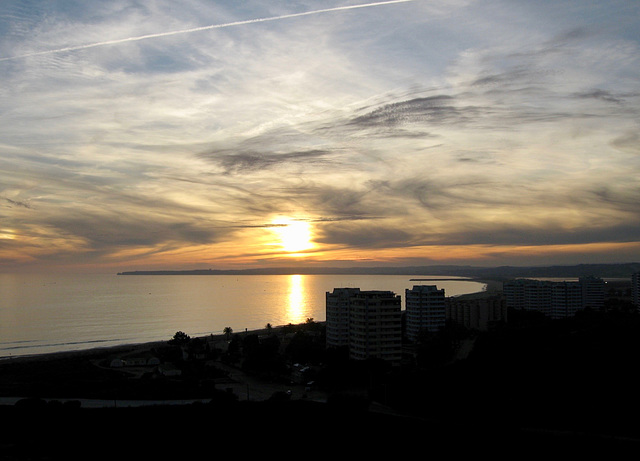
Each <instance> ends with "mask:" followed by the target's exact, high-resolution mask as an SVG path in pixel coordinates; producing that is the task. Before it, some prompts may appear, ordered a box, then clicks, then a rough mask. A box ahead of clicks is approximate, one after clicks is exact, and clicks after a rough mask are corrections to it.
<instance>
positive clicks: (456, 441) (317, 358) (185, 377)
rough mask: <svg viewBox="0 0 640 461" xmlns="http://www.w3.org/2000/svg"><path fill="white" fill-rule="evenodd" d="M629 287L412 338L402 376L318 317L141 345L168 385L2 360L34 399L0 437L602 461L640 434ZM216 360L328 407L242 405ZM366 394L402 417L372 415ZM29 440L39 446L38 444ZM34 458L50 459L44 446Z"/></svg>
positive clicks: (280, 401)
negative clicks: (567, 307)
mask: <svg viewBox="0 0 640 461" xmlns="http://www.w3.org/2000/svg"><path fill="white" fill-rule="evenodd" d="M625 290H626V288H624V287H622V288H615V287H614V288H612V291H611V292H610V293H609V296H608V301H607V304H606V308H605V310H604V311H602V312H593V311H584V312H582V313H580V314H579V315H577V316H576V317H575V318H572V319H568V320H561V321H560V320H549V319H547V318H545V317H544V316H541V315H536V314H534V313H526V312H518V311H511V312H509V321H508V323H507V324H503V325H497V326H496V327H495V328H494V329H492V330H491V331H488V332H483V333H478V332H470V331H466V330H464V329H461V328H455V327H452V326H449V327H448V328H446V329H445V330H444V331H443V332H441V333H440V334H437V335H431V336H425V337H424V338H422V340H421V341H420V343H419V344H414V345H407V346H410V347H407V351H408V352H410V353H409V354H407V360H405V361H404V363H403V365H402V366H399V367H391V366H390V365H388V364H387V363H384V362H382V361H378V360H369V361H363V362H354V361H351V360H349V359H348V355H347V352H346V351H345V350H340V349H326V347H325V337H324V325H323V324H322V323H318V322H313V320H311V319H310V320H309V321H308V322H307V323H305V324H302V325H289V326H285V327H280V328H277V329H273V330H272V329H268V330H266V331H263V332H260V334H258V333H241V334H237V333H236V334H233V335H230V336H229V347H228V349H226V350H223V351H220V350H217V349H215V348H212V347H210V345H209V343H208V342H207V341H206V338H205V339H203V338H190V337H188V335H186V334H184V333H182V332H178V333H176V336H174V338H172V339H171V340H169V341H167V342H166V343H164V344H159V345H156V346H154V347H153V348H152V349H151V350H150V352H151V353H152V354H153V355H155V356H157V357H159V358H160V359H161V360H162V361H172V362H173V363H174V364H175V365H176V366H177V367H178V368H179V369H180V370H181V372H182V373H181V375H180V376H178V377H171V378H169V377H163V376H160V375H158V374H154V373H150V372H149V373H146V374H142V375H140V376H136V377H132V375H131V374H130V373H128V372H127V370H125V369H113V368H109V367H108V366H107V364H108V361H109V360H110V359H111V358H112V355H110V354H113V351H108V352H109V354H107V355H105V354H106V352H105V351H102V352H99V351H98V352H95V355H92V354H89V353H87V354H79V355H71V356H65V357H62V358H60V359H55V360H54V359H51V360H46V361H31V360H24V361H15V362H5V363H2V364H0V394H1V395H30V396H33V397H34V398H32V399H27V400H24V401H22V402H19V404H16V405H13V406H4V407H2V406H0V411H1V412H2V414H1V415H0V417H1V418H3V420H5V421H12V424H10V428H9V429H8V430H7V431H5V432H4V433H3V435H2V438H0V450H1V449H2V447H5V448H6V449H5V453H7V452H11V453H14V454H16V455H17V454H18V453H20V450H31V452H30V453H31V454H32V455H33V456H32V457H31V459H39V458H38V456H40V455H39V452H37V450H36V447H49V448H52V447H54V448H55V447H57V448H56V449H62V446H63V445H64V444H66V445H64V446H65V447H67V448H68V447H69V444H70V443H71V444H77V446H84V445H85V444H86V443H89V442H91V444H101V446H105V444H106V445H107V446H109V444H110V443H112V441H113V439H114V438H118V440H119V442H118V444H117V446H118V447H120V448H121V449H122V448H123V447H132V446H137V443H139V441H140V437H142V438H147V439H148V438H149V437H153V436H154V435H155V436H156V437H159V438H160V440H162V441H163V443H165V447H166V442H167V441H169V440H170V441H171V443H170V444H169V445H170V446H171V447H172V448H175V449H176V450H177V451H176V453H180V450H179V449H185V447H188V446H194V444H195V445H198V444H204V445H206V446H209V444H210V443H213V442H212V441H215V440H217V441H220V443H224V442H225V439H224V437H225V436H227V435H230V436H231V435H233V436H237V435H238V434H242V436H243V437H249V438H251V440H255V441H259V440H264V443H272V444H273V443H278V442H274V441H282V443H284V444H288V446H289V447H293V446H294V445H295V443H296V442H297V441H298V442H299V441H301V440H304V441H305V442H304V443H303V444H301V445H302V446H304V447H305V448H306V449H312V450H313V451H317V450H316V448H310V447H315V445H314V442H317V441H319V440H320V441H322V443H325V444H326V443H329V442H327V441H329V440H330V441H331V442H330V445H328V446H327V445H325V448H326V449H327V450H328V451H329V449H330V447H331V446H333V447H334V449H335V446H336V445H335V444H336V443H338V442H339V441H341V440H343V441H347V440H351V438H350V437H349V434H351V435H353V433H354V428H357V432H358V433H360V434H363V433H364V434H367V440H369V442H368V443H373V444H374V445H372V446H373V447H374V448H375V443H378V444H383V443H384V446H385V447H389V446H392V445H389V443H390V442H391V441H393V444H396V443H397V444H398V445H399V447H400V446H402V447H405V448H406V447H407V446H408V445H407V444H410V443H412V440H411V437H416V439H415V443H416V444H415V445H414V446H418V445H419V444H420V445H421V446H424V445H425V443H427V442H425V440H427V439H429V440H431V441H432V443H435V444H436V445H438V446H441V447H447V449H448V450H449V451H450V452H451V453H456V452H461V451H466V450H468V452H469V453H473V452H477V450H481V449H482V450H489V449H491V450H493V452H494V453H495V452H496V450H503V449H504V450H514V449H518V450H519V449H522V448H523V447H526V451H527V452H531V453H534V452H539V453H545V452H546V450H549V449H551V448H552V447H553V448H558V447H561V448H566V449H571V450H572V451H574V452H578V451H580V450H582V451H583V452H584V453H594V452H595V451H596V450H599V449H602V450H608V451H609V454H610V455H611V454H612V453H613V451H612V450H617V449H619V448H620V449H623V448H625V449H626V448H628V447H637V445H638V442H639V441H640V418H639V417H638V415H640V393H638V392H637V390H636V386H635V383H636V382H637V380H636V378H635V374H636V368H637V358H638V356H639V354H640V316H639V315H638V313H636V312H635V310H634V309H633V308H632V306H631V305H630V304H629V302H628V293H627V292H626V291H625ZM469 340H472V341H474V348H473V350H472V352H471V354H470V355H469V356H468V357H467V358H466V359H462V360H453V359H454V357H455V353H456V351H457V350H458V347H459V346H460V344H461V343H462V342H463V341H469ZM119 352H120V355H122V352H126V350H125V351H119ZM212 363H213V364H214V366H211V364H212ZM216 363H224V364H226V365H233V366H234V367H237V368H239V369H242V370H243V371H244V372H246V373H248V374H250V375H253V376H255V377H258V378H261V379H263V380H265V381H269V382H285V383H286V382H291V380H292V379H294V375H295V376H296V377H297V378H296V379H299V380H300V382H303V383H307V382H310V381H312V382H313V383H314V386H317V387H318V388H322V389H323V390H324V391H325V392H326V393H327V395H328V401H327V402H326V403H318V402H312V401H305V400H304V399H296V400H291V399H289V398H287V396H284V395H274V396H273V398H272V399H269V400H267V401H261V402H246V401H240V400H239V399H238V398H237V396H235V395H233V394H232V393H229V392H228V391H227V390H225V385H224V384H223V383H224V379H225V378H226V373H225V372H224V371H223V370H222V368H218V367H216V366H215V364H216ZM42 395H47V396H59V397H60V398H62V397H77V398H80V397H93V398H106V399H109V398H112V399H134V398H153V399H161V398H206V399H207V401H208V402H209V403H206V404H193V405H184V406H171V407H167V406H153V407H145V408H138V409H134V408H105V409H83V408H81V407H80V406H79V405H78V404H74V403H73V402H68V403H60V402H55V401H53V402H49V403H45V402H44V401H43V400H40V399H38V398H37V397H38V396H42ZM374 401H375V402H379V403H381V404H383V405H385V406H387V407H388V408H390V409H392V410H393V411H394V412H395V413H396V414H395V415H387V414H382V413H378V412H374V411H370V408H371V407H370V405H371V403H372V402H374ZM399 415H402V416H399ZM54 421H58V423H55V422H54ZM61 422H64V424H61ZM65 424H66V426H65ZM27 427H28V428H30V430H28V431H27V430H25V429H26V428H27ZM65 427H66V429H64V428H65ZM47 428H48V429H47ZM141 428H146V429H149V431H147V430H145V431H143V432H144V433H145V434H148V436H143V435H142V432H141ZM39 429H40V430H39ZM61 431H65V432H64V434H68V435H64V434H62V433H61ZM363 431H364V432H363ZM34 437H40V438H39V439H38V440H40V441H45V442H46V443H39V444H34V443H33V441H34V439H33V438H34ZM69 437H71V438H72V439H73V440H75V441H74V442H72V441H70V440H69ZM356 439H357V437H356ZM63 441H64V442H63ZM61 444H63V445H61ZM427 444H428V443H427ZM145 446H146V447H147V449H150V445H149V444H146V445H145ZM154 446H155V445H154ZM367 446H369V445H367ZM252 447H253V448H255V446H254V445H252ZM111 448H114V447H113V446H111ZM223 448H224V447H222V446H221V447H217V448H216V449H215V451H216V452H217V454H219V453H221V452H220V450H222V449H223ZM360 448H361V449H364V448H365V446H362V447H360ZM114 449H115V448H114ZM219 449H220V450H219ZM7 450H8V451H7ZM34 450H35V451H34ZM42 450H44V451H43V453H42V456H43V458H42V459H44V453H50V452H51V450H49V451H47V449H46V448H42ZM165 450H166V449H165ZM162 453H164V454H166V451H163V452H162ZM6 459H19V458H17V457H16V458H6Z"/></svg>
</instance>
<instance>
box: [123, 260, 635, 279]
mask: <svg viewBox="0 0 640 461" xmlns="http://www.w3.org/2000/svg"><path fill="white" fill-rule="evenodd" d="M634 272H640V263H619V264H577V265H568V266H558V265H556V266H499V267H480V266H454V265H435V266H406V267H346V268H341V267H284V268H257V269H236V270H232V269H228V270H225V269H191V270H137V271H125V272H118V274H117V275H292V274H302V275H315V274H331V275H337V274H351V275H354V274H355V275H358V274H361V275H413V276H420V275H425V276H448V277H466V278H474V279H477V278H480V279H492V280H504V279H509V278H516V277H584V276H595V277H602V278H617V277H620V278H625V277H631V274H633V273H634Z"/></svg>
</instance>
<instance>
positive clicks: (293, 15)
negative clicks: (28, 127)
mask: <svg viewBox="0 0 640 461" xmlns="http://www.w3.org/2000/svg"><path fill="white" fill-rule="evenodd" d="M413 1H415V0H389V1H386V2H375V3H364V4H361V5H350V6H338V7H335V8H326V9H323V10H314V11H306V12H304V13H291V14H284V15H282V16H273V17H270V18H258V19H247V20H245V21H235V22H228V23H226V24H214V25H210V26H202V27H194V28H192V29H183V30H174V31H171V32H160V33H157V34H149V35H140V36H138V37H129V38H120V39H116V40H107V41H104V42H98V43H90V44H87V45H77V46H68V47H65V48H57V49H55V50H46V51H36V52H33V53H27V54H22V55H19V56H9V57H6V58H0V62H1V61H10V60H13V59H22V58H28V57H31V56H42V55H46V54H54V53H63V52H65V51H77V50H85V49H87V48H95V47H98V46H105V45H116V44H118V43H126V42H136V41H139V40H147V39H150V38H159V37H169V36H171V35H179V34H190V33H192V32H200V31H203V30H211V29H222V28H224V27H233V26H241V25H244V24H253V23H256V22H267V21H277V20H280V19H289V18H297V17H300V16H309V15H312V14H322V13H330V12H333V11H344V10H354V9H356V8H369V7H373V6H381V5H390V4H393V3H407V2H413Z"/></svg>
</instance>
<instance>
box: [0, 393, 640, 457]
mask: <svg viewBox="0 0 640 461" xmlns="http://www.w3.org/2000/svg"><path fill="white" fill-rule="evenodd" d="M0 418H2V421H3V422H4V423H6V424H5V429H3V432H2V436H1V442H0V452H1V459H43V460H44V459H107V458H105V457H111V458H117V459H151V458H152V457H153V458H156V459H180V458H184V457H191V456H196V455H197V456H202V455H208V456H211V457H213V458H214V459H215V458H220V457H223V456H224V457H226V456H229V455H235V456H239V457H241V458H243V457H246V456H256V455H257V456H265V455H267V454H276V456H287V457H288V456H293V457H296V458H298V457H307V456H311V455H313V456H327V455H335V454H336V453H338V452H339V453H343V454H347V453H348V454H351V455H362V456H371V455H374V454H380V453H395V454H397V455H403V454H404V455H409V454H411V453H415V452H414V450H415V449H419V450H421V452H422V453H424V454H426V453H428V452H435V453H439V454H440V455H441V456H443V455H444V456H457V455H465V456H477V455H483V454H489V453H490V454H491V455H492V457H494V458H495V457H496V456H502V455H504V456H507V455H517V454H524V453H526V454H527V455H529V454H531V455H541V454H545V453H548V452H549V451H550V450H553V451H555V452H557V453H568V452H571V453H574V454H576V455H578V454H585V453H590V454H595V453H608V454H609V455H615V454H616V453H618V452H619V453H623V452H624V450H626V449H629V448H637V444H636V443H634V442H630V441H626V440H624V439H613V438H600V437H588V436H585V435H584V434H573V433H545V432H535V431H534V432H529V431H521V430H519V429H517V428H514V429H513V430H511V429H508V428H505V427H504V426H499V427H496V426H494V425H493V424H492V421H491V418H488V420H487V421H486V423H483V422H482V421H481V420H477V421H474V422H473V423H465V422H464V421H461V422H460V423H459V424H454V423H446V424H443V423H441V422H440V423H438V422H429V421H427V420H423V419H415V418H407V417H397V416H389V415H384V414H379V413H372V412H368V411H364V410H362V409H357V408H344V407H342V408H336V407H332V406H331V405H330V404H321V403H313V402H304V401H288V402H236V403H233V404H223V405H215V404H195V405H185V406H158V407H140V408H103V409H82V408H72V407H63V406H51V405H44V406H43V405H34V406H32V407H31V408H28V407H27V406H5V407H0Z"/></svg>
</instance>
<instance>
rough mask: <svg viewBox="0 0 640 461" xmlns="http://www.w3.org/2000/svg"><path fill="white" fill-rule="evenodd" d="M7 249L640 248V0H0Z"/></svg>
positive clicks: (72, 261)
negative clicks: (241, 0)
mask: <svg viewBox="0 0 640 461" xmlns="http://www.w3.org/2000/svg"><path fill="white" fill-rule="evenodd" d="M0 81H1V82H2V85H0V271H4V272H10V271H22V270H41V269H44V270H54V269H55V270H82V271H89V270H91V271H106V272H115V271H128V270H139V269H200V268H212V269H241V268H255V267H274V266H295V265H306V266H315V265H319V266H354V267H356V266H384V265H387V266H411V265H432V264H464V265H474V266H500V265H515V266H527V265H550V264H580V263H618V262H638V261H640V2H638V1H635V0H628V1H620V0H612V1H590V0H576V1H569V0H566V1H564V0H559V1H546V0H541V1H535V2H532V1H528V0H527V1H524V0H522V1H519V0H504V1H502V0H450V1H444V0H443V1H438V0H408V1H391V2H374V3H368V2H365V1H361V0H360V1H356V0H324V1H317V0H291V1H288V0H272V1H269V2H266V1H255V0H248V1H243V2H227V1H222V0H184V1H176V0H144V1H142V0H140V1H134V0H113V1H109V2H103V1H97V0H47V1H39V0H2V3H1V5H0Z"/></svg>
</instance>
